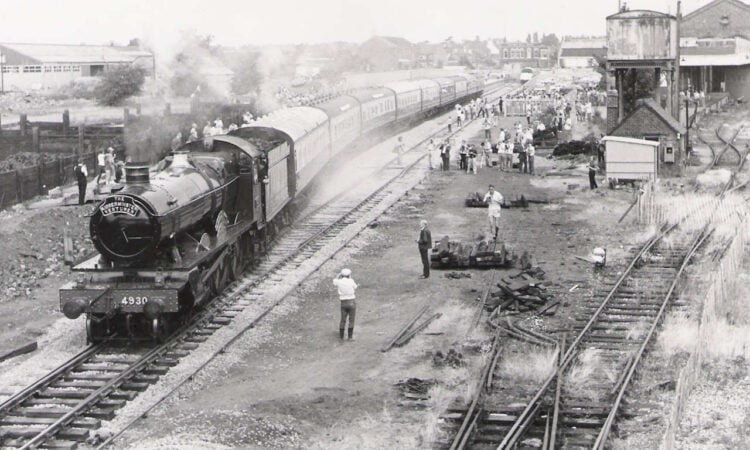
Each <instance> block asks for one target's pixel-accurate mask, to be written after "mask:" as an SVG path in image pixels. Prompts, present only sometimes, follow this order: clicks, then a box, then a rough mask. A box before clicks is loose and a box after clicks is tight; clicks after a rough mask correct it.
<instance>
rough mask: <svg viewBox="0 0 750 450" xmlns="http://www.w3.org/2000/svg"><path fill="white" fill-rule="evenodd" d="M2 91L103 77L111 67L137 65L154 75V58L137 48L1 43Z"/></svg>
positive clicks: (47, 87)
mask: <svg viewBox="0 0 750 450" xmlns="http://www.w3.org/2000/svg"><path fill="white" fill-rule="evenodd" d="M0 55H2V57H1V58H0V61H2V69H1V71H2V82H3V85H4V90H21V91H26V90H38V89H49V88H55V87H59V86H62V85H64V84H67V83H69V82H71V81H73V80H76V79H79V78H82V77H94V76H97V75H101V74H103V73H104V72H105V71H106V70H108V69H109V68H111V67H113V66H119V65H123V64H127V65H134V66H140V67H143V68H144V69H146V72H147V74H149V75H153V73H154V68H155V64H154V56H153V54H152V53H151V52H147V51H144V50H141V49H139V48H137V47H118V46H107V45H58V44H8V43H0Z"/></svg>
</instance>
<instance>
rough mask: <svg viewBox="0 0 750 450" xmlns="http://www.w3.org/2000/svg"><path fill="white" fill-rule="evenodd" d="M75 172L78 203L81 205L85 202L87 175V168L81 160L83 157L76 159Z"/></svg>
mask: <svg viewBox="0 0 750 450" xmlns="http://www.w3.org/2000/svg"><path fill="white" fill-rule="evenodd" d="M75 172H76V182H78V204H79V205H83V204H84V203H86V177H88V175H89V173H88V170H86V163H84V162H83V159H79V160H78V164H77V165H76V168H75Z"/></svg>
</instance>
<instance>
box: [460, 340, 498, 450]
mask: <svg viewBox="0 0 750 450" xmlns="http://www.w3.org/2000/svg"><path fill="white" fill-rule="evenodd" d="M499 341H500V334H499V333H495V339H494V340H493V341H492V348H491V350H490V355H492V356H491V358H490V360H489V361H487V364H485V366H484V368H483V369H482V374H481V376H480V378H479V384H478V385H477V393H476V394H475V395H474V399H473V400H472V401H471V405H469V409H467V410H466V415H465V416H464V420H463V422H461V427H460V428H459V429H458V432H457V433H456V436H455V437H454V438H453V442H452V443H451V446H450V450H461V449H463V448H464V447H465V446H466V443H467V442H468V440H469V436H470V435H471V431H472V429H473V427H474V425H475V424H476V422H477V418H478V417H479V414H480V412H481V409H482V408H481V406H480V405H479V400H480V398H481V397H482V394H483V392H484V389H483V388H484V386H485V385H486V383H487V378H488V377H490V376H491V375H490V370H491V369H492V368H493V367H494V364H493V361H495V356H496V354H497V352H498V351H499Z"/></svg>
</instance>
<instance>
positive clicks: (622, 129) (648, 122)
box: [607, 98, 685, 176]
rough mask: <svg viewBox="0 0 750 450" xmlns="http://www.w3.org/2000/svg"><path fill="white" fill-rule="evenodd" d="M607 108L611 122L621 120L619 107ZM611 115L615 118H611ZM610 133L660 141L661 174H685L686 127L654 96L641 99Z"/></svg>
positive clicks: (659, 169) (659, 168)
mask: <svg viewBox="0 0 750 450" xmlns="http://www.w3.org/2000/svg"><path fill="white" fill-rule="evenodd" d="M614 106H615V107H614V108H608V109H607V116H608V117H607V119H608V120H607V121H608V123H617V122H618V120H617V119H618V118H617V117H610V114H612V115H615V116H616V115H617V107H616V105H614ZM610 119H611V120H612V122H610ZM608 134H609V135H610V136H620V137H629V138H636V139H645V140H647V141H656V142H659V148H658V161H657V172H658V174H659V175H661V176H676V175H680V174H681V167H682V159H683V155H684V154H685V127H683V126H682V125H680V123H679V122H677V120H675V118H674V117H672V116H671V115H670V114H669V113H668V112H667V111H666V110H665V109H664V108H662V107H661V106H660V105H659V104H658V103H656V101H654V99H652V98H646V99H640V100H638V101H637V106H636V108H635V109H634V110H633V111H632V112H631V113H630V114H628V115H627V116H626V117H625V118H623V119H622V121H620V122H619V124H618V125H616V126H615V127H614V129H613V130H611V131H610V132H609V133H608Z"/></svg>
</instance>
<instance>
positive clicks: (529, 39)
mask: <svg viewBox="0 0 750 450" xmlns="http://www.w3.org/2000/svg"><path fill="white" fill-rule="evenodd" d="M526 43H527V44H531V35H530V34H527V35H526Z"/></svg>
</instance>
